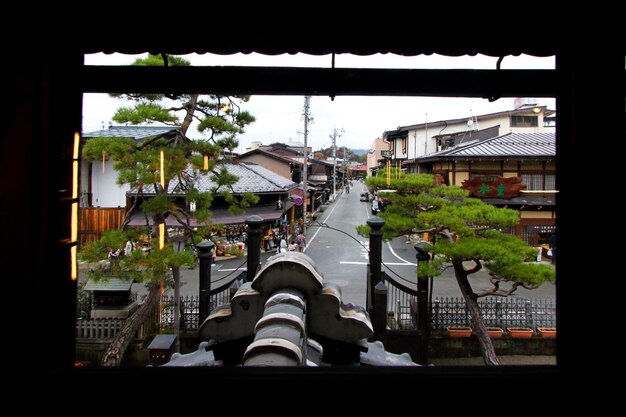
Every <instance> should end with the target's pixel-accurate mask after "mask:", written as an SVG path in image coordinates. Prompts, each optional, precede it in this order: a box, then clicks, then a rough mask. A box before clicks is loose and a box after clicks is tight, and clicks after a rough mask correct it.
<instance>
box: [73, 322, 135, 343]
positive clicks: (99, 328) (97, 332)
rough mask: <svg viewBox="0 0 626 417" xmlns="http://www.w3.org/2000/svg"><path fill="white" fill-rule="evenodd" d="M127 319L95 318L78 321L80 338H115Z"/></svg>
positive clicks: (77, 334) (77, 328) (77, 326)
mask: <svg viewBox="0 0 626 417" xmlns="http://www.w3.org/2000/svg"><path fill="white" fill-rule="evenodd" d="M124 320H125V319H93V320H82V319H81V320H77V321H76V338H78V339H113V338H114V337H115V335H116V334H117V333H118V332H119V331H120V329H121V328H122V325H123V324H124Z"/></svg>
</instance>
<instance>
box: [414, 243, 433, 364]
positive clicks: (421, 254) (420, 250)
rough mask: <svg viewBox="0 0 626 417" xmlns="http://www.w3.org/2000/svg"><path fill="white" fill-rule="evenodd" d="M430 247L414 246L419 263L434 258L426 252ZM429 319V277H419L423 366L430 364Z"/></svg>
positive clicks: (421, 244)
mask: <svg viewBox="0 0 626 417" xmlns="http://www.w3.org/2000/svg"><path fill="white" fill-rule="evenodd" d="M426 246H429V243H427V242H418V243H416V244H415V246H413V248H415V250H416V251H417V254H416V255H415V257H416V258H417V263H418V265H419V263H420V262H426V263H428V262H429V261H430V260H431V258H432V256H431V254H430V253H429V252H427V251H426V249H425V247H426ZM428 323H429V317H428V276H425V277H421V276H419V274H418V275H417V330H418V331H419V335H420V339H419V340H420V344H419V346H420V349H419V357H418V362H419V363H420V364H421V365H426V364H427V362H428V335H429V329H428Z"/></svg>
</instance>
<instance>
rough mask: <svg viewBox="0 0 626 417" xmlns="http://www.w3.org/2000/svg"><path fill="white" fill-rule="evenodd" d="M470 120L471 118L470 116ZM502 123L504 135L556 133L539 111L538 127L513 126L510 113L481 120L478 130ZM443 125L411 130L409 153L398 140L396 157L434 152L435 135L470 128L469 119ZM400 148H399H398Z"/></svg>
mask: <svg viewBox="0 0 626 417" xmlns="http://www.w3.org/2000/svg"><path fill="white" fill-rule="evenodd" d="M517 114H518V115H528V116H531V115H535V113H533V112H532V110H531V109H529V112H528V113H517ZM468 120H469V118H468ZM497 125H500V134H501V135H504V134H506V133H510V132H514V133H554V132H555V131H556V128H555V127H544V126H543V113H539V121H538V126H537V127H514V128H512V127H511V118H510V116H509V114H503V115H500V116H497V117H493V118H490V119H486V120H479V121H478V126H477V130H483V129H487V128H489V127H493V126H497ZM441 129H442V126H441V125H440V124H439V125H436V126H435V125H431V126H428V128H426V126H423V127H421V128H419V129H413V130H409V132H408V138H407V154H406V155H403V154H402V152H401V151H402V147H401V146H400V143H401V141H400V140H397V141H396V145H397V147H396V152H395V154H394V157H396V158H405V157H406V158H408V159H413V158H415V157H418V158H419V157H421V156H425V155H429V154H431V153H433V152H437V148H436V146H437V141H436V140H435V139H433V136H437V135H440V134H446V133H457V132H464V131H466V130H468V125H467V121H466V120H464V121H462V122H459V123H454V124H448V125H447V126H446V128H445V129H444V130H441ZM398 148H399V149H398Z"/></svg>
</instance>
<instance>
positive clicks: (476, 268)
mask: <svg viewBox="0 0 626 417" xmlns="http://www.w3.org/2000/svg"><path fill="white" fill-rule="evenodd" d="M472 261H474V263H475V264H476V265H474V267H473V268H472V269H468V270H466V272H467V274H468V275H469V274H474V273H476V272H478V271H480V270H481V269H483V264H482V263H481V262H480V259H478V258H473V259H472Z"/></svg>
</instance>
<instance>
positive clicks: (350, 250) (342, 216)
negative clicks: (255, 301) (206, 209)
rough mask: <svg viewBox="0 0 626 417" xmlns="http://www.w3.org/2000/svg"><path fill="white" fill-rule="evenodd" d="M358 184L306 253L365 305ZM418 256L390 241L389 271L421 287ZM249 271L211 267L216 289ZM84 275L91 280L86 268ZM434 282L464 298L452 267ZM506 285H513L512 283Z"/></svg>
mask: <svg viewBox="0 0 626 417" xmlns="http://www.w3.org/2000/svg"><path fill="white" fill-rule="evenodd" d="M353 184H354V186H353V187H351V190H350V193H345V192H344V193H341V194H338V195H337V199H336V201H335V203H332V204H329V205H328V206H327V208H326V210H325V211H324V212H322V213H320V215H319V216H318V218H317V221H316V222H313V223H312V224H311V225H310V226H308V227H307V230H306V240H307V247H306V249H305V253H306V254H307V255H308V256H309V257H311V259H313V260H314V261H315V264H316V266H317V268H318V270H319V271H320V272H321V273H322V274H323V275H324V279H325V280H327V281H334V282H335V283H337V284H338V285H339V286H340V287H341V290H342V297H343V302H345V303H353V304H357V305H361V306H364V305H365V285H366V271H367V263H368V252H367V248H368V247H369V241H368V239H366V238H364V237H362V236H359V235H358V234H357V233H356V226H357V225H361V224H365V222H366V221H367V218H368V217H369V216H371V211H370V202H364V201H359V195H360V193H362V192H364V191H366V187H365V185H364V184H363V183H361V182H359V181H353ZM320 224H322V225H323V226H320ZM335 229H336V230H335ZM274 254H275V253H274V252H269V253H266V252H262V253H261V263H262V264H264V263H265V261H266V260H267V258H269V257H270V256H272V255H274ZM415 254H416V252H415V249H414V248H413V245H412V244H411V243H407V239H406V236H400V237H398V238H395V239H393V240H392V241H390V242H384V243H383V253H382V258H383V263H384V266H383V270H384V271H386V272H387V273H388V274H389V275H393V272H395V273H396V274H398V275H399V276H401V277H402V278H403V279H404V280H402V279H399V278H397V277H396V280H399V281H400V282H402V283H403V284H404V285H407V286H408V287H410V288H416V284H415V282H416V259H415ZM245 270H246V258H245V257H243V258H233V259H227V260H219V261H218V262H217V264H216V265H214V266H213V267H212V268H211V282H212V285H211V286H212V287H213V288H215V287H216V286H218V285H221V284H223V283H224V282H226V281H227V280H230V279H231V278H232V275H230V274H239V271H245ZM392 271H393V272H392ZM180 272H181V289H180V294H181V296H183V297H184V296H197V295H198V294H199V288H198V281H199V270H198V267H197V266H196V267H195V268H193V269H189V268H185V267H183V268H181V271H180ZM227 275H228V277H227ZM79 279H80V280H84V279H85V274H84V271H83V270H81V274H80V276H79ZM469 280H470V283H471V285H472V287H473V288H474V290H475V291H476V292H480V291H483V290H486V289H488V288H491V284H490V282H489V275H488V272H487V271H486V270H485V269H484V268H483V269H482V270H481V271H479V272H477V273H475V274H472V275H470V277H469ZM433 283H434V284H433V299H435V298H439V299H441V298H444V297H461V292H460V290H459V287H458V284H457V282H456V279H455V277H454V273H453V271H452V270H451V269H448V270H446V271H444V273H443V274H442V275H441V276H439V277H436V278H434V280H433ZM503 287H505V288H508V286H507V284H506V283H505V284H503ZM132 291H133V292H137V293H138V295H139V297H140V299H141V296H142V295H143V294H146V293H147V290H146V289H145V286H144V284H143V283H135V284H133V287H132ZM173 293H174V290H173V289H171V288H170V289H168V290H167V292H166V294H168V295H173ZM512 297H523V298H555V297H556V285H555V284H551V283H546V284H544V285H542V286H541V287H540V288H537V289H535V290H526V289H524V288H519V289H518V290H517V291H516V292H515V293H513V295H512Z"/></svg>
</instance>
